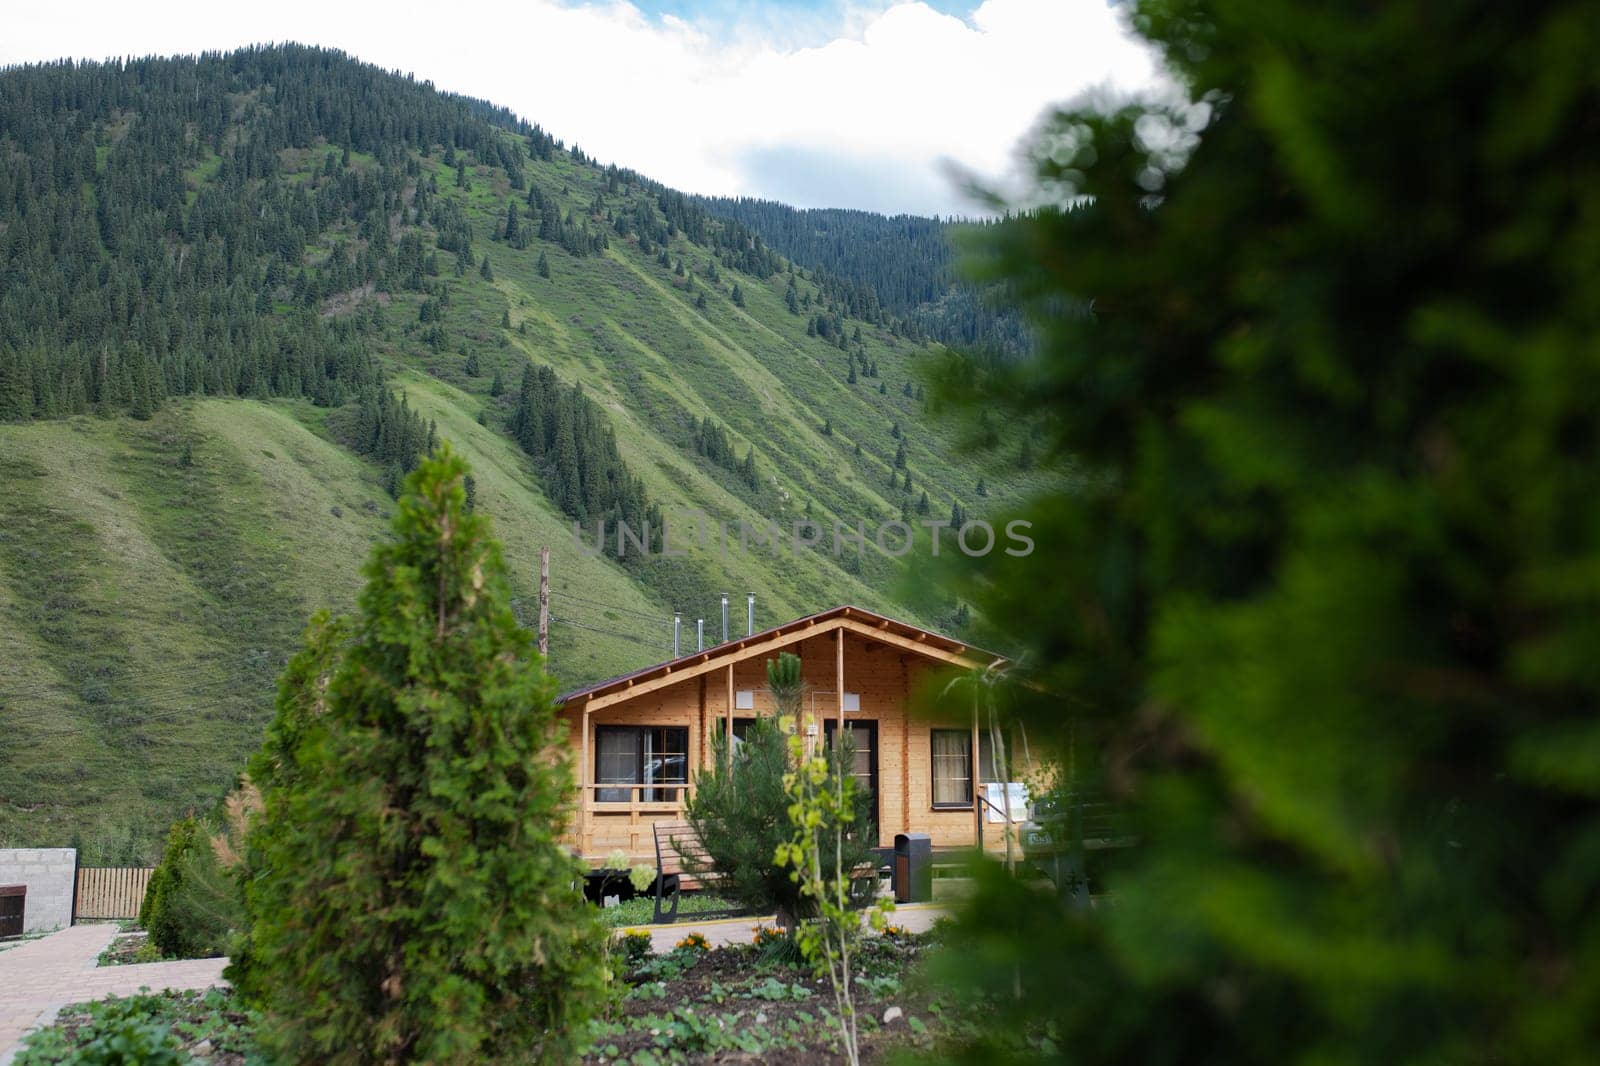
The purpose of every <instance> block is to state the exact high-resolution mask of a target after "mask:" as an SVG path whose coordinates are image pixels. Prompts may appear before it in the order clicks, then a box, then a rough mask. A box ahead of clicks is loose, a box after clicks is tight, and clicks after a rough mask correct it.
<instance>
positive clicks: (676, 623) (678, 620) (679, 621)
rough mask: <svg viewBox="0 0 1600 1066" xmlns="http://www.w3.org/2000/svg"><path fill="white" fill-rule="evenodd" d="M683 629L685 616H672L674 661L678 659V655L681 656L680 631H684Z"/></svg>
mask: <svg viewBox="0 0 1600 1066" xmlns="http://www.w3.org/2000/svg"><path fill="white" fill-rule="evenodd" d="M682 628H683V616H682V615H680V614H674V615H673V616H672V657H673V658H674V659H676V658H677V657H678V654H679V653H678V631H679V630H680V629H682Z"/></svg>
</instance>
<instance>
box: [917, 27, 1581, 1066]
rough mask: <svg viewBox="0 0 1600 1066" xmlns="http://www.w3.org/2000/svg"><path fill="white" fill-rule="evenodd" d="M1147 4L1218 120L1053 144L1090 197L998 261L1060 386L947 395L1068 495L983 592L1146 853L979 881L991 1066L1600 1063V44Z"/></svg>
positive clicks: (973, 588) (1024, 697) (1007, 368)
mask: <svg viewBox="0 0 1600 1066" xmlns="http://www.w3.org/2000/svg"><path fill="white" fill-rule="evenodd" d="M1132 18H1133V20H1134V23H1135V25H1136V26H1137V27H1138V28H1139V29H1140V31H1141V32H1142V33H1143V34H1144V35H1145V36H1146V37H1147V38H1148V39H1149V40H1150V41H1151V42H1152V44H1153V45H1154V46H1155V47H1156V48H1157V49H1159V51H1160V52H1161V53H1162V54H1163V55H1164V56H1165V58H1166V61H1167V62H1168V64H1170V66H1171V68H1172V69H1173V70H1174V71H1175V73H1176V75H1177V78H1178V80H1179V82H1180V83H1181V85H1182V96H1183V97H1184V101H1185V102H1172V101H1169V102H1157V103H1147V104H1140V105H1130V106H1122V105H1118V106H1111V107H1108V106H1101V107H1099V108H1088V109H1083V110H1076V111H1069V112H1064V113H1061V114H1058V115H1056V116H1055V117H1054V118H1053V120H1051V121H1050V122H1048V123H1047V124H1046V125H1045V126H1044V127H1043V128H1042V129H1041V132H1040V133H1039V134H1038V135H1037V137H1036V139H1035V141H1034V142H1033V158H1034V159H1035V161H1036V165H1037V185H1038V189H1037V191H1038V193H1039V195H1040V196H1041V197H1043V198H1046V199H1052V200H1054V201H1055V202H1056V203H1059V204H1061V205H1062V206H1061V207H1060V208H1059V209H1047V210H1044V211H1040V212H1037V213H1032V214H1027V215H1024V216H1022V217H1021V218H1019V219H1018V220H1016V221H1015V222H1014V223H1013V224H1011V225H1007V226H1003V227H999V228H997V229H996V230H995V231H993V232H992V233H991V234H989V235H988V237H987V239H986V241H985V243H984V244H983V245H982V246H981V247H979V248H977V249H975V251H976V261H977V265H978V269H979V272H980V275H981V276H982V277H984V278H986V279H989V280H998V281H1002V282H1004V283H1005V284H1006V285H1007V286H1009V291H1010V292H1011V293H1012V294H1013V296H1014V298H1015V299H1016V300H1017V302H1018V303H1019V304H1020V305H1021V307H1022V308H1023V309H1024V310H1025V311H1026V312H1027V313H1028V316H1029V318H1030V320H1031V323H1032V325H1033V327H1034V329H1035V330H1036V331H1037V337H1038V339H1039V351H1038V355H1037V357H1036V358H1033V359H1029V360H1024V361H1020V362H1017V363H1013V364H1006V365H998V364H984V363H981V362H978V361H967V362H964V363H954V364H952V365H950V366H947V367H946V368H945V369H944V372H943V375H942V380H941V382H940V386H941V387H940V389H939V390H938V391H939V393H940V395H941V396H942V398H943V400H944V401H945V402H946V403H949V402H950V401H952V400H953V401H956V406H957V408H958V409H964V410H965V412H966V414H965V417H968V418H971V419H976V417H977V414H976V412H979V411H984V410H989V411H996V410H998V412H1000V413H1003V414H1005V415H1006V417H1008V418H1009V419H1011V420H1014V421H1017V422H1022V423H1025V424H1028V425H1031V426H1032V427H1034V429H1035V431H1036V439H1037V440H1038V441H1039V445H1040V452H1041V457H1040V461H1041V462H1046V463H1048V464H1050V465H1052V466H1053V467H1054V469H1055V471H1056V472H1057V473H1058V474H1059V475H1060V476H1061V486H1062V488H1061V489H1060V491H1058V492H1055V493H1053V494H1046V495H1042V496H1040V497H1038V498H1037V499H1035V500H1034V501H1033V502H1032V503H1031V504H1029V505H1027V506H1026V507H1024V508H1022V509H1020V510H1019V512H1018V514H1019V515H1020V516H1022V517H1027V518H1029V519H1031V520H1032V522H1033V524H1034V525H1033V530H1032V534H1031V535H1032V536H1033V537H1034V539H1035V540H1036V541H1037V542H1038V545H1039V550H1038V551H1037V552H1035V553H1034V554H1033V555H1032V556H1029V557H1027V558H1022V559H1017V558H1007V557H1005V556H999V555H996V556H991V557H989V558H986V559H983V560H971V561H967V562H966V563H965V564H964V565H966V566H967V570H966V572H965V573H964V575H963V576H962V579H961V580H962V582H963V589H962V591H963V593H964V594H965V595H967V596H969V597H970V598H972V599H973V600H974V602H976V603H978V604H979V605H981V607H982V608H983V614H984V616H985V618H986V619H987V621H988V623H989V624H991V625H994V626H996V627H998V628H1001V629H1003V630H1004V631H1005V633H1004V634H1003V635H1004V636H1007V637H1010V638H1012V639H1015V640H1016V641H1018V642H1020V643H1021V644H1022V645H1023V646H1024V647H1025V648H1027V649H1028V650H1027V653H1026V654H1025V655H1024V656H1022V657H1021V662H1022V672H1024V673H1026V674H1028V675H1030V676H1031V679H1032V680H1034V681H1036V682H1037V683H1038V686H1039V687H1038V688H1023V689H1021V690H1020V691H1018V692H1016V693H1014V694H1013V696H1014V699H1013V701H1012V704H1011V705H1012V706H1013V708H1014V713H1015V714H1016V715H1017V716H1018V718H1019V719H1020V720H1021V721H1022V722H1023V723H1024V724H1025V725H1026V727H1027V729H1028V733H1029V737H1030V739H1031V741H1032V743H1033V744H1034V746H1035V747H1042V746H1044V745H1046V744H1047V743H1053V744H1055V745H1056V747H1057V750H1058V751H1063V752H1064V751H1071V752H1073V754H1074V758H1073V759H1072V760H1071V766H1072V776H1071V777H1070V778H1069V779H1068V780H1069V783H1070V785H1071V787H1073V788H1084V789H1090V788H1092V789H1094V790H1096V791H1098V790H1105V791H1106V792H1108V793H1110V794H1111V795H1112V796H1114V797H1116V798H1117V799H1118V800H1120V801H1121V802H1122V803H1123V804H1124V805H1125V807H1126V809H1127V812H1128V814H1129V816H1130V817H1131V819H1132V822H1133V825H1134V827H1135V831H1136V833H1137V835H1138V838H1139V845H1138V846H1137V847H1135V848H1131V849H1128V850H1126V851H1124V852H1121V853H1119V854H1118V855H1117V856H1116V857H1115V858H1114V859H1113V860H1112V861H1111V862H1110V863H1109V864H1108V866H1107V868H1106V869H1105V870H1104V873H1103V880H1102V883H1101V885H1100V886H1099V888H1100V889H1102V890H1103V891H1104V893H1105V895H1104V896H1102V897H1101V898H1100V901H1099V904H1098V905H1097V906H1096V907H1094V908H1093V909H1082V910H1076V909H1072V908H1071V907H1069V906H1068V905H1067V904H1066V903H1065V902H1055V901H1051V900H1050V899H1048V898H1047V897H1041V896H1040V895H1039V894H1038V893H1037V892H1035V891H1033V890H1032V889H1029V888H1024V887H1020V886H1018V885H1016V884H1012V883H1008V882H1006V881H1005V880H1004V879H1002V878H998V877H993V878H988V879H986V880H985V884H984V885H983V887H982V889H981V891H979V892H978V893H977V894H976V895H975V896H974V898H973V899H972V901H971V905H970V906H969V907H968V908H967V911H966V914H965V918H964V920H963V922H962V924H961V927H960V929H959V931H958V933H957V935H956V936H955V938H954V942H953V947H952V949H951V951H950V952H949V953H948V954H947V956H946V958H945V966H946V969H947V972H948V973H949V974H950V975H952V976H954V977H956V978H959V979H961V980H963V981H964V982H966V984H967V986H968V988H969V989H970V990H972V991H973V992H974V993H975V994H977V995H980V996H984V997H989V1002H990V1003H991V1004H992V1008H993V1009H992V1011H991V1012H990V1014H989V1015H988V1017H989V1018H990V1019H991V1021H992V1025H990V1026H988V1027H986V1028H985V1029H984V1030H983V1032H982V1034H980V1035H979V1036H977V1037H975V1038H974V1039H973V1041H972V1043H971V1044H970V1045H969V1046H966V1047H965V1048H963V1049H958V1050H957V1051H956V1054H958V1055H960V1056H962V1057H964V1058H966V1059H968V1060H970V1061H985V1062H988V1061H999V1060H1004V1059H1005V1058H1008V1057H1013V1056H1014V1057H1018V1058H1030V1057H1043V1058H1056V1059H1059V1060H1061V1061H1072V1062H1108V1063H1129V1062H1138V1063H1166V1062H1227V1063H1242V1062H1274V1063H1276V1062H1288V1061H1293V1062H1307V1063H1318V1064H1324V1063H1355V1062H1429V1063H1435V1062H1472V1063H1486V1062H1507V1063H1509V1062H1542V1063H1555V1062H1572V1063H1577V1062H1588V1061H1593V1059H1594V1055H1595V1049H1596V1048H1597V1047H1600V920H1597V918H1600V807H1597V805H1596V799H1597V797H1600V715H1597V714H1596V702H1597V701H1596V697H1597V695H1600V654H1597V649H1600V403H1597V398H1600V137H1597V136H1596V133H1597V128H1596V116H1597V115H1600V63H1596V62H1595V57H1596V56H1597V55H1600V19H1596V17H1595V10H1594V7H1593V5H1592V4H1585V3H1564V4H1561V3H1555V4H1536V5H1535V4H1528V5H1523V4H1493V3H1473V2H1448V0H1443V2H1442V0H1397V2H1393V3H1388V4H1383V5H1370V4H1324V5H1315V6H1307V5H1301V4H1289V3H1281V2H1270V0H1252V2H1241V0H1146V2H1143V3H1139V4H1137V5H1135V7H1134V9H1133V12H1132ZM958 561H959V560H958ZM1019 977H1020V981H1019V980H1018V978H1019ZM1019 990H1020V994H1018V991H1019Z"/></svg>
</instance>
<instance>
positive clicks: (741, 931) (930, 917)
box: [629, 903, 949, 955]
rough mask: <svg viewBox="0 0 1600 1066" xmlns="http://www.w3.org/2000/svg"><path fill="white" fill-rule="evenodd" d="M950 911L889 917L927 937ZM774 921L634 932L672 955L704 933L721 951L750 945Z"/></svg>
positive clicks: (930, 909)
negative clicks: (685, 940) (730, 946)
mask: <svg viewBox="0 0 1600 1066" xmlns="http://www.w3.org/2000/svg"><path fill="white" fill-rule="evenodd" d="M947 913H949V912H948V910H947V909H946V908H945V907H943V906H940V905H938V904H933V903H902V904H900V905H899V906H898V907H896V908H895V910H894V914H892V915H891V916H890V917H889V922H890V924H892V925H898V926H899V927H900V928H902V929H904V930H906V931H907V932H911V933H925V932H927V931H928V930H929V929H930V928H932V927H933V923H934V922H936V921H938V920H939V919H940V918H941V917H943V916H944V915H945V914H947ZM771 924H773V923H772V919H771V918H770V917H767V918H722V919H716V918H713V919H710V920H708V921H696V920H695V919H693V918H684V919H683V920H682V921H681V922H679V923H678V924H677V925H637V926H630V927H629V928H630V929H638V930H639V931H641V932H645V933H649V934H650V948H651V950H653V951H654V952H656V954H658V955H659V954H661V953H663V952H667V951H671V950H672V949H673V947H674V946H676V945H677V943H678V941H680V940H682V939H683V938H684V937H686V936H688V935H689V934H690V933H703V934H705V938H706V940H707V941H709V942H710V944H711V946H712V947H714V948H716V947H721V946H722V945H724V944H748V943H750V941H751V940H752V939H753V938H754V937H755V935H756V927H757V926H762V925H771Z"/></svg>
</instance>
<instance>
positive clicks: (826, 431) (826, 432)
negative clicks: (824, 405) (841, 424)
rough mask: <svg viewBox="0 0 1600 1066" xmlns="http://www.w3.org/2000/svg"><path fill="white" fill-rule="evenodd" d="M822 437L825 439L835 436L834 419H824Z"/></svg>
mask: <svg viewBox="0 0 1600 1066" xmlns="http://www.w3.org/2000/svg"><path fill="white" fill-rule="evenodd" d="M822 435H823V436H824V437H831V436H833V419H831V418H824V419H823V420H822Z"/></svg>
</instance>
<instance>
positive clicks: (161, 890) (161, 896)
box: [139, 815, 204, 957]
mask: <svg viewBox="0 0 1600 1066" xmlns="http://www.w3.org/2000/svg"><path fill="white" fill-rule="evenodd" d="M203 841H204V834H202V833H201V832H200V823H199V822H198V821H196V820H195V818H194V817H193V816H192V815H191V816H189V817H186V818H180V819H179V820H178V821H176V822H173V823H172V828H171V829H170V830H169V831H168V832H167V847H166V850H165V851H163V852H162V853H161V862H160V863H159V864H158V865H157V866H156V868H155V870H154V871H153V872H152V873H151V874H150V883H149V884H148V885H146V886H145V890H144V900H143V901H142V902H141V903H140V905H139V924H140V925H141V926H143V927H144V930H145V932H147V933H149V934H150V942H151V943H152V944H154V945H155V946H156V947H157V948H158V949H159V950H160V951H161V954H163V955H166V956H170V957H178V956H181V955H182V954H183V917H182V915H181V913H180V909H179V905H178V897H179V893H180V891H181V890H182V888H183V879H184V875H185V874H186V873H187V871H188V868H189V858H190V855H191V853H192V852H194V851H196V850H197V849H199V848H203V847H204V844H203Z"/></svg>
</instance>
